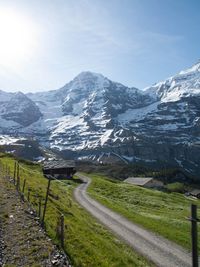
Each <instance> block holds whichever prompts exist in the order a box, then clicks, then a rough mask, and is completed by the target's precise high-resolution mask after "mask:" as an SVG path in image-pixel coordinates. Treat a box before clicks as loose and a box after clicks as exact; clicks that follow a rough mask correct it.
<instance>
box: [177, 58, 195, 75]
mask: <svg viewBox="0 0 200 267" xmlns="http://www.w3.org/2000/svg"><path fill="white" fill-rule="evenodd" d="M191 72H200V59H199V60H198V61H197V62H196V63H195V64H194V65H192V67H190V68H188V69H186V70H183V71H181V72H180V73H179V74H187V73H191Z"/></svg>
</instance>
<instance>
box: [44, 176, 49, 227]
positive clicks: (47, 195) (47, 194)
mask: <svg viewBox="0 0 200 267" xmlns="http://www.w3.org/2000/svg"><path fill="white" fill-rule="evenodd" d="M50 183H51V178H49V180H48V185H47V192H46V198H45V203H44V211H43V216H42V226H44V219H45V214H46V209H47V201H48V197H49V190H50Z"/></svg>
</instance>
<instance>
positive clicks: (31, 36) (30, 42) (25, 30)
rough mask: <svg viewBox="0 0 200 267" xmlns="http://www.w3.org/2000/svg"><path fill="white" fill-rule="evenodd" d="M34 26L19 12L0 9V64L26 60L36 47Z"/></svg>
mask: <svg viewBox="0 0 200 267" xmlns="http://www.w3.org/2000/svg"><path fill="white" fill-rule="evenodd" d="M36 32H37V31H36V27H35V25H34V24H33V23H32V21H31V20H30V19H29V18H28V17H25V16H23V15H21V14H20V13H18V12H16V11H14V10H10V9H7V8H3V9H2V8H1V9H0V65H4V66H8V67H10V66H18V65H20V64H21V63H22V62H23V61H26V60H28V59H29V58H30V57H31V55H32V54H33V53H34V50H35V47H36V39H37V37H36V35H37V34H36Z"/></svg>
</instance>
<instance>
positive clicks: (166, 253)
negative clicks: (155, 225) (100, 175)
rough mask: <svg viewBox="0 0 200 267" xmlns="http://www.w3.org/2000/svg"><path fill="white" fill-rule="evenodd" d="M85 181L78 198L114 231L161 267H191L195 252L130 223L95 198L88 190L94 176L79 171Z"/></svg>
mask: <svg viewBox="0 0 200 267" xmlns="http://www.w3.org/2000/svg"><path fill="white" fill-rule="evenodd" d="M77 175H78V176H79V178H80V179H82V180H83V182H84V183H83V184H81V185H80V186H78V187H77V188H76V189H75V191H74V196H75V199H76V200H77V201H78V202H79V204H81V206H83V207H84V208H85V209H86V210H88V211H89V212H90V213H91V214H92V215H93V216H94V217H96V218H97V219H98V220H99V221H101V222H102V223H103V224H104V225H105V226H107V227H108V228H109V229H110V230H112V231H113V232H114V233H115V234H116V235H117V236H119V237H120V238H121V239H123V240H124V241H125V242H126V243H128V244H129V245H130V246H131V247H133V248H134V249H135V250H136V251H138V252H139V253H140V254H141V255H143V256H144V257H146V258H148V259H149V260H150V261H152V262H154V263H155V264H156V266H160V267H175V266H179V267H189V266H191V255H190V254H189V253H188V252H186V251H185V250H184V249H183V248H181V247H179V246H178V245H176V244H174V243H172V242H170V241H168V240H166V239H164V238H163V237H160V236H158V235H156V234H154V233H152V232H149V231H147V230H145V229H143V228H142V227H139V226H138V225H136V224H134V223H132V222H130V221H129V220H127V219H126V218H124V217H123V216H121V215H119V214H117V213H116V212H113V211H112V210H110V209H108V208H106V207H105V206H103V205H101V204H100V203H99V202H97V201H95V200H93V199H91V198H90V197H89V196H88V195H87V193H86V190H87V187H88V186H89V184H90V178H88V177H86V176H83V175H81V174H77Z"/></svg>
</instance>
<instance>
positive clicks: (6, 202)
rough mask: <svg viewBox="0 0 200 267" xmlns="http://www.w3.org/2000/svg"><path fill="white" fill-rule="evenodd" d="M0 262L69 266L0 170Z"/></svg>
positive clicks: (5, 263) (21, 264) (1, 264)
mask: <svg viewBox="0 0 200 267" xmlns="http://www.w3.org/2000/svg"><path fill="white" fill-rule="evenodd" d="M0 266H16V267H17V266H20V267H27V266H42V267H53V266H59V267H69V266H71V265H70V263H69V261H68V259H67V257H66V255H65V254H64V253H63V252H62V251H60V250H58V248H57V247H56V246H55V245H54V244H53V242H52V241H51V239H50V238H49V237H48V236H47V235H46V233H45V231H44V230H43V229H42V228H41V226H40V223H39V221H38V218H36V217H35V216H34V212H33V210H32V209H31V208H30V207H29V205H28V204H27V203H24V202H22V201H21V200H20V197H19V194H18V193H17V192H16V190H15V188H14V186H13V184H12V183H10V182H9V178H4V177H2V175H1V174H0Z"/></svg>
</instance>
